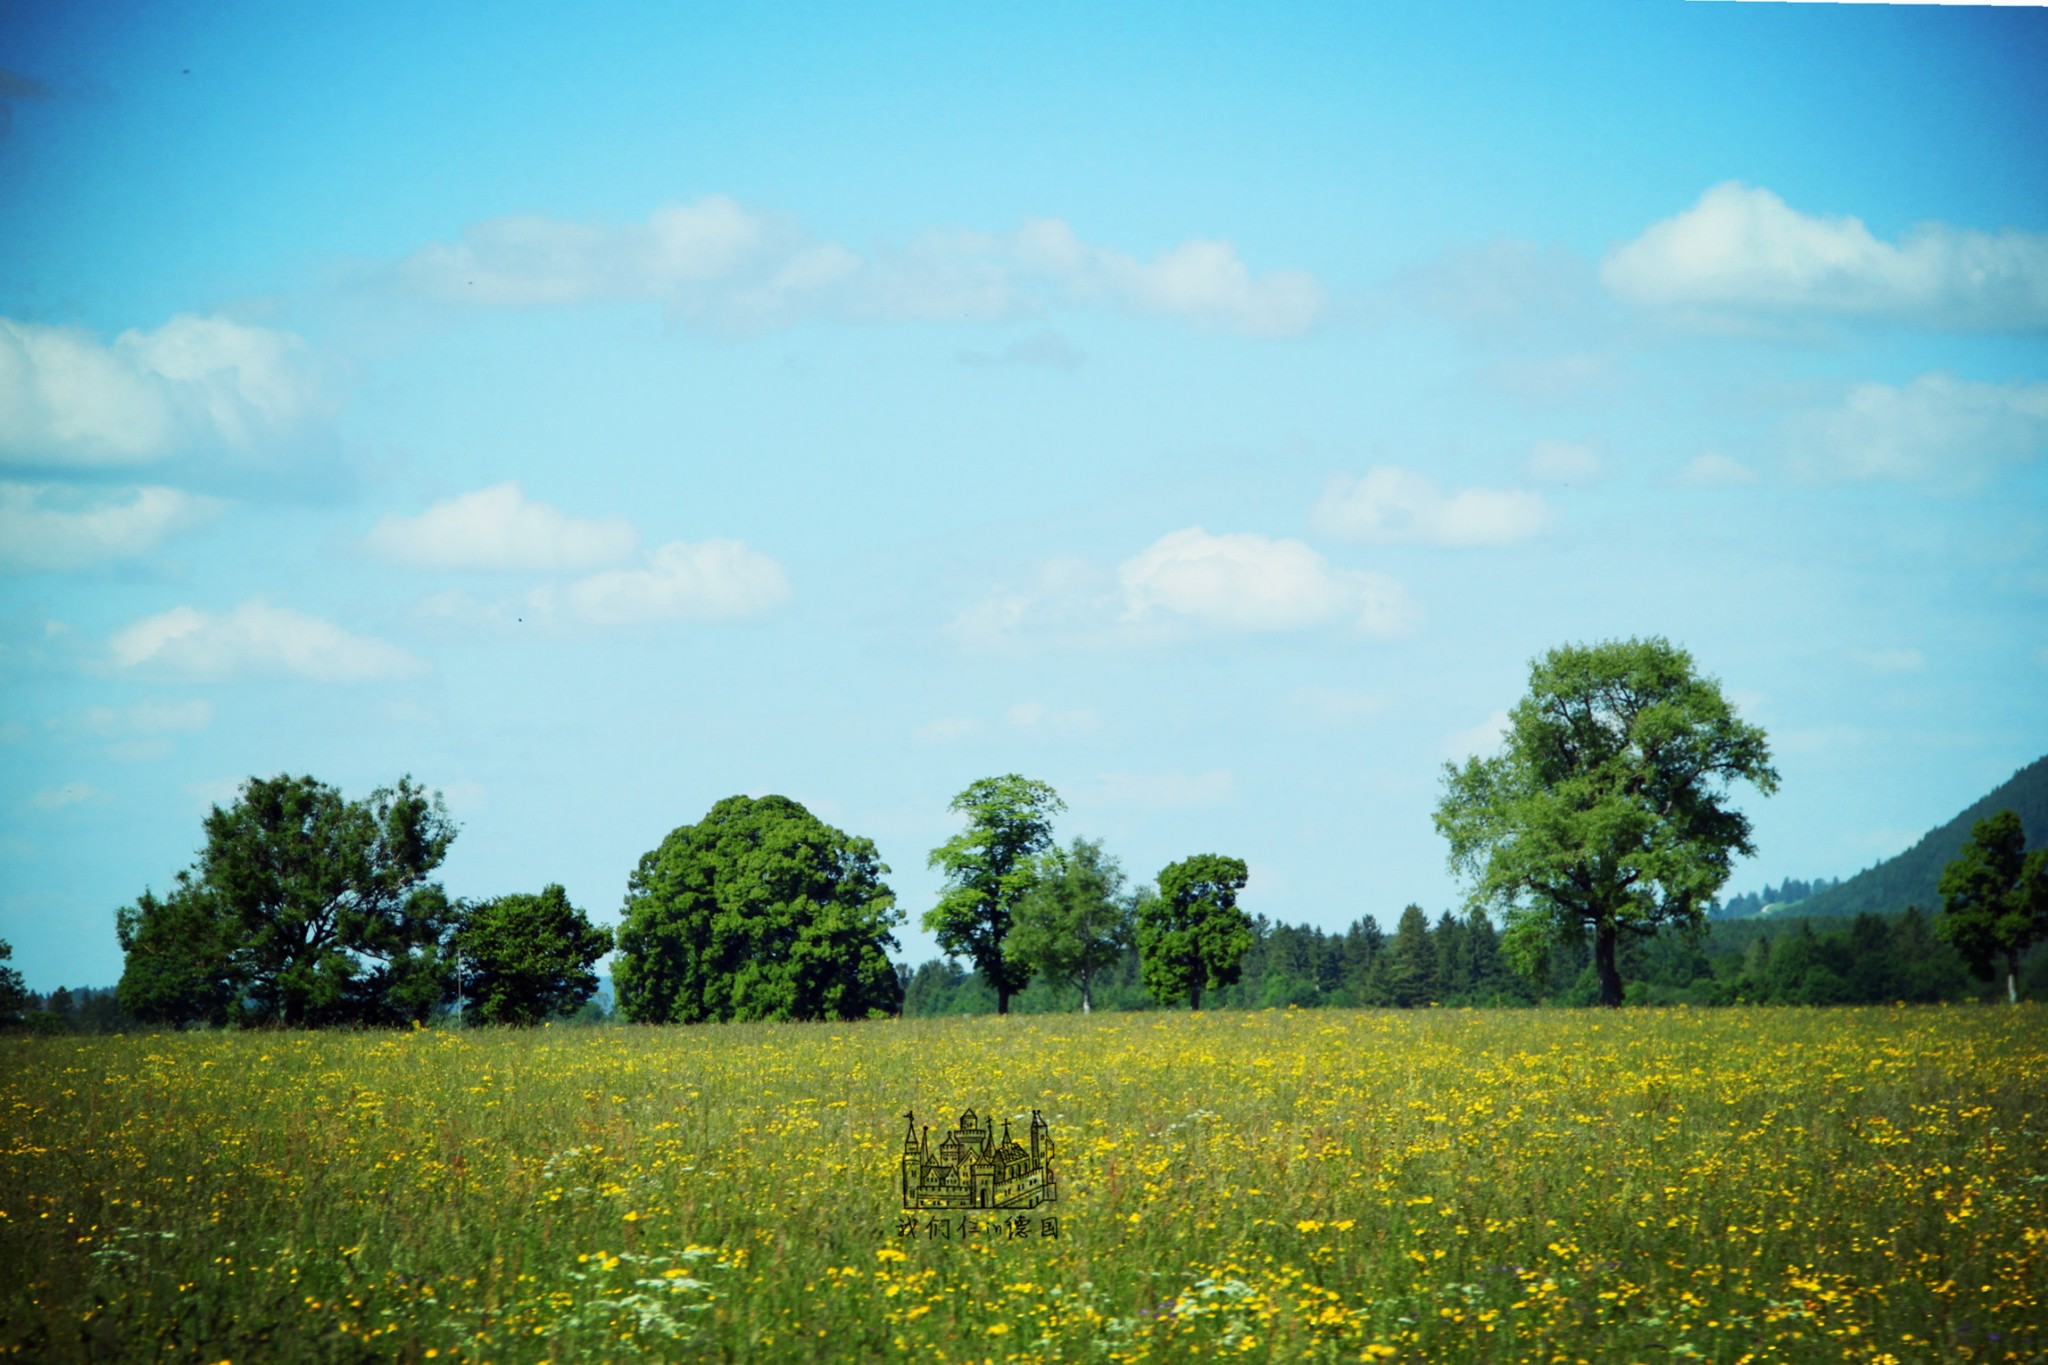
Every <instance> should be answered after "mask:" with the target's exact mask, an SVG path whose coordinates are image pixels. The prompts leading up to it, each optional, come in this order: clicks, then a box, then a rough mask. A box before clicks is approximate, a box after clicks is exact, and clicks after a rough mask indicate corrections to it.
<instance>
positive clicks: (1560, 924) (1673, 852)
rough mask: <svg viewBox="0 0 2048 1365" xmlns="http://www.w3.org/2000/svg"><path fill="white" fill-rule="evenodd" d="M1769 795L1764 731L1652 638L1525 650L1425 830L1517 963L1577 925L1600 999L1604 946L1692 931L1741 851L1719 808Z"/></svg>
mask: <svg viewBox="0 0 2048 1365" xmlns="http://www.w3.org/2000/svg"><path fill="white" fill-rule="evenodd" d="M1738 780H1744V781H1748V782H1750V783H1753V784H1754V785H1755V786H1756V787H1757V788H1758V789H1759V790H1760V791H1762V792H1764V793H1765V794H1766V795H1768V794H1770V793H1771V792H1773V791H1775V790H1777V785H1778V775H1777V772H1776V771H1775V770H1774V769H1773V768H1772V767H1771V765H1770V750H1769V747H1768V745H1767V744H1766V742H1765V738H1764V732H1763V731H1762V730H1761V729H1759V728H1758V727H1756V726H1754V725H1750V724H1747V723H1745V722H1744V721H1742V720H1741V719H1740V718H1739V717H1738V716H1737V715H1736V713H1735V708H1734V707H1733V706H1732V705H1730V704H1729V702H1728V700H1727V698H1725V697H1724V696H1723V695H1722V694H1721V688H1720V684H1719V683H1717V682H1716V681H1715V680H1713V679H1712V678H1707V677H1702V676H1700V675H1699V674H1698V673H1697V672H1696V671H1695V670H1694V667H1693V661H1692V656H1691V655H1689V654H1687V653H1686V652H1685V651H1684V650H1682V649H1679V648H1677V647H1675V646H1673V645H1672V644H1671V643H1670V642H1668V641H1666V640H1663V639H1648V640H1633V639H1632V640H1622V641H1612V642H1608V643H1604V644H1597V645H1590V646H1587V645H1566V646H1563V647H1561V648H1558V649H1554V650H1552V651H1550V653H1548V654H1547V655H1545V656H1544V657H1542V658H1540V659H1538V660H1536V661H1535V662H1534V663H1532V664H1531V665H1530V669H1529V692H1528V695H1527V696H1525V697H1523V699H1522V700H1521V701H1519V702H1518V703H1516V705H1515V708H1514V710H1513V711H1512V712H1510V713H1509V721H1508V732H1507V735H1506V737H1505V739H1504V741H1503V744H1502V748H1501V752H1500V753H1498V754H1497V755H1495V756H1493V757H1490V758H1479V757H1475V758H1472V759H1470V760H1468V761H1467V762H1466V763H1465V764H1464V765H1463V766H1462V767H1461V766H1459V765H1456V764H1445V765H1444V773H1443V782H1444V791H1443V798H1442V800H1441V802H1440V803H1439V805H1438V807H1437V810H1436V817H1435V819H1436V827H1437V830H1438V831H1439V832H1440V833H1441V834H1442V835H1443V836H1444V837H1445V839H1446V840H1448V841H1449V843H1450V864H1451V867H1452V870H1453V871H1454V872H1457V873H1460V874H1462V875H1463V876H1465V877H1466V878H1468V879H1469V881H1470V884H1471V891H1470V898H1469V899H1470V904H1471V905H1472V907H1473V908H1475V909H1481V908H1485V907H1487V906H1495V907H1498V908H1500V909H1501V910H1502V911H1503V912H1504V915H1505V919H1506V926H1507V927H1506V931H1505V933H1504V934H1503V939H1502V942H1503V948H1504V950H1505V951H1506V952H1507V953H1508V955H1509V956H1510V958H1511V959H1512V960H1514V961H1516V962H1517V963H1518V964H1519V965H1521V966H1523V967H1524V969H1527V968H1529V967H1531V966H1532V965H1534V964H1536V963H1538V962H1540V961H1541V960H1542V959H1543V958H1544V957H1546V956H1547V954H1548V952H1549V950H1550V948H1551V946H1552V945H1553V944H1554V943H1555V942H1556V941H1557V940H1558V939H1559V938H1560V937H1561V936H1564V935H1569V934H1573V933H1585V932H1588V931H1590V932H1591V934H1592V936H1593V942H1594V961H1595V964H1596V967H1597V969H1598V974H1599V982H1600V1002H1601V1003H1602V1004H1603V1005H1609V1006H1617V1005H1619V1004H1621V1001H1622V985H1621V976H1620V974H1619V972H1618V970H1617V968H1616V965H1615V952H1616V944H1617V942H1618V940H1619V938H1620V937H1621V936H1622V935H1624V934H1630V935H1641V934H1647V933H1653V932H1655V930H1656V928H1657V926H1659V925H1661V924H1666V923H1675V924H1680V925H1684V926H1687V927H1697V926H1698V925H1699V924H1701V923H1703V922H1704V917H1705V911H1706V908H1707V906H1708V905H1709V904H1710V903H1711V902H1712V900H1713V898H1714V896H1715V894H1716V893H1717V892H1718V891H1719V890H1720V889H1721V887H1722V885H1723V884H1724V883H1725V882H1726V881H1727V878H1728V871H1729V867H1730V865H1731V859H1732V857H1733V856H1734V855H1736V854H1745V855H1747V854H1750V853H1753V852H1754V851H1755V849H1754V847H1753V846H1752V844H1751V842H1750V825H1749V821H1748V819H1747V818H1746V817H1745V816H1744V815H1743V814H1742V813H1741V812H1740V811H1737V810H1735V809H1733V808H1731V807H1730V806H1729V804H1728V789H1729V787H1730V786H1731V785H1732V784H1733V783H1734V782H1736V781H1738Z"/></svg>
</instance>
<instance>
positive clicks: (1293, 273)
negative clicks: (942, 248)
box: [1015, 218, 1327, 336]
mask: <svg viewBox="0 0 2048 1365" xmlns="http://www.w3.org/2000/svg"><path fill="white" fill-rule="evenodd" d="M1015 258H1016V260H1017V262H1018V263H1019V265H1020V266H1021V267H1022V269H1023V270H1024V271H1026V272H1028V273H1030V274H1033V275H1036V276H1038V277H1040V278H1043V279H1047V280H1051V281H1054V282H1056V283H1058V284H1059V285H1061V286H1062V287H1063V288H1064V289H1065V290H1066V291H1067V292H1068V293H1069V294H1070V295H1071V296H1073V297H1075V298H1077V299H1079V300H1081V301H1084V302H1092V301H1095V300H1098V299H1099V300H1104V301H1107V302H1110V303H1112V304H1114V305H1116V306H1119V307H1122V308H1124V309H1126V310H1129V311H1134V312H1139V313H1151V314H1156V315H1159V316H1163V317H1173V318H1179V319H1182V320H1184V321H1187V322H1192V323H1195V324H1197V325H1200V326H1205V327H1217V328H1223V329H1227V330H1230V331H1238V332H1245V333H1248V334H1250V335H1253V336H1295V335H1298V334H1300V333H1302V332H1305V331H1307V330H1308V329H1309V328H1311V327H1313V326H1314V325H1315V324H1316V322H1317V321H1318V320H1319V319H1320V318H1321V317H1322V314H1323V311H1324V309H1325V307H1326V306H1327V301H1326V299H1325V298H1324V294H1323V287H1322V285H1321V284H1320V283H1319V282H1318V281H1317V280H1316V278H1315V276H1313V275H1310V274H1308V273H1306V272H1304V271H1299V270H1282V271H1275V272H1273V273H1271V274H1268V275H1264V276H1254V275H1253V274H1252V273H1251V270H1250V269H1249V268H1248V267H1247V266H1246V265H1245V263H1244V262H1243V261H1241V260H1239V259H1238V256H1237V252H1236V250H1235V249H1234V248H1232V246H1231V245H1230V243H1228V242H1221V241H1203V240H1198V241H1191V242H1183V243H1182V244H1181V245H1179V246H1177V247H1175V248H1173V249H1172V250H1171V251H1168V252H1167V253H1165V254H1164V255H1162V256H1160V257H1159V258H1158V259H1156V260H1154V261H1151V262H1143V261H1139V260H1137V259H1136V258H1134V257H1131V256H1127V255H1125V254H1124V253H1122V252H1120V251H1113V250H1111V249H1109V248H1107V247H1099V246H1090V245H1089V244H1087V243H1085V242H1083V241H1081V240H1080V239H1079V238H1078V237H1076V236H1075V235H1074V230H1073V229H1072V228H1070V227H1068V226H1067V225H1066V224H1065V223H1063V222H1060V221H1059V220H1058V219H1051V218H1041V219H1034V220H1031V221H1029V222H1027V223H1025V224H1024V226H1023V228H1022V229H1021V230H1020V231H1019V232H1018V233H1017V237H1016V240H1015Z"/></svg>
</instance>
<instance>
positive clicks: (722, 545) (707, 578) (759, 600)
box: [529, 540, 790, 626]
mask: <svg viewBox="0 0 2048 1365" xmlns="http://www.w3.org/2000/svg"><path fill="white" fill-rule="evenodd" d="M789 597H790V587H789V577H788V575H787V574H786V573H784V572H783V568H782V565H780V564H779V563H777V562H776V561H775V560H773V559H771V558H769V557H768V556H767V555H764V554H761V553H759V552H757V551H754V550H750V549H748V548H747V547H746V546H745V545H744V544H742V543H741V542H739V541H737V540H705V541H699V542H697V543H696V544H690V543H687V542H685V541H680V540H678V541H672V542H670V543H669V544H667V545H663V546H662V547H660V548H659V549H657V550H655V551H653V552H652V553H651V554H649V555H648V556H647V562H646V563H645V564H643V565H640V566H638V567H636V568H630V569H613V570H609V571H606V572H603V573H594V574H589V575H586V576H585V577H582V578H577V579H572V580H571V581H569V582H568V583H564V584H547V585H545V586H543V587H540V588H537V589H535V590H534V592H533V594H532V596H531V598H530V599H529V600H530V601H531V602H532V603H533V605H534V609H535V611H536V612H537V613H538V614H539V615H540V616H542V617H543V618H544V619H566V620H570V621H575V622H579V623H582V624H586V625H595V626H636V625H649V624H654V623H658V622H663V621H735V620H739V619H741V618H744V617H748V616H757V615H759V614H761V613H762V612H765V611H769V610H771V609H773V608H775V607H777V606H780V605H781V604H782V603H784V602H786V601H788V600H789Z"/></svg>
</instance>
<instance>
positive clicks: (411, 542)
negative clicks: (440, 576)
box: [367, 483, 639, 573]
mask: <svg viewBox="0 0 2048 1365" xmlns="http://www.w3.org/2000/svg"><path fill="white" fill-rule="evenodd" d="M367 543H368V545H369V548H370V551H371V553H373V554H375V555H376V556H378V557H379V558H380V559H385V560H388V561H390V562H392V563H394V564H403V565H405V566H407V567H408V568H415V569H443V570H459V569H479V570H487V571H496V572H508V571H519V570H525V571H530V572H540V573H558V572H576V571H580V570H585V569H600V568H608V567H610V566H612V565H615V564H620V563H623V562H625V561H626V560H628V559H631V558H632V557H633V552H634V550H635V549H637V548H638V546H639V540H638V538H637V537H636V536H635V535H634V534H633V527H632V525H631V523H629V522H627V521H626V520H625V519H624V518H623V517H607V518H605V519H603V520H601V521H598V520H587V519H584V518H581V517H572V516H569V515H568V514H566V513H564V512H562V511H561V510H560V509H558V508H555V507H552V506H550V505H549V504H547V503H544V502H533V501H530V500H528V499H527V497H526V496H525V494H523V493H522V492H521V491H520V489H519V485H518V484H517V483H501V484H495V485H493V486H491V487H489V488H480V489H478V490H476V491H475V492H473V493H464V494H462V495H460V496H459V497H454V498H450V499H449V500H448V501H446V502H442V503H436V504H435V505H434V506H432V507H429V508H428V509H427V510H426V511H424V512H422V513H420V514H419V515H418V516H416V517H400V516H387V517H385V518H384V519H383V520H381V521H379V522H378V523H377V524H376V526H374V527H372V528H371V530H370V534H369V536H368V538H367Z"/></svg>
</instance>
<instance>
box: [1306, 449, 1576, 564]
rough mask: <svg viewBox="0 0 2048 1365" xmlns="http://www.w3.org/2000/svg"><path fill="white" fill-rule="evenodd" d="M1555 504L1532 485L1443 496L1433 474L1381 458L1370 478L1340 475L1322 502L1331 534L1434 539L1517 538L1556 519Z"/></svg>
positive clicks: (1501, 541) (1319, 521)
mask: <svg viewBox="0 0 2048 1365" xmlns="http://www.w3.org/2000/svg"><path fill="white" fill-rule="evenodd" d="M1550 516H1551V512H1550V504H1549V503H1547V502H1545V501H1544V500H1543V495H1542V494H1541V493H1535V492H1531V491H1529V490H1527V489H1509V488H1467V489H1464V490H1462V491H1460V492H1457V493H1453V494H1451V495H1449V496H1445V495H1444V494H1443V493H1442V492H1440V491H1439V490H1438V489H1437V486H1436V483H1435V481H1434V480H1432V479H1431V478H1430V477H1429V476H1428V475H1427V474H1422V473H1419V472H1417V471H1416V470H1412V469H1402V468H1400V467H1399V466H1396V465H1378V466H1375V467H1374V468H1372V469H1369V470H1367V471H1366V473H1365V477H1363V478H1359V479H1354V478H1351V477H1350V476H1348V475H1344V474H1339V475H1338V476H1337V477H1335V478H1334V479H1332V480H1330V485H1329V487H1328V488H1327V489H1326V490H1324V493H1323V497H1322V500H1321V501H1320V502H1319V503H1317V504H1316V508H1315V512H1314V522H1315V525H1316V527H1317V529H1319V530H1321V531H1323V532H1324V533H1325V534H1327V535H1334V536H1342V537H1345V538H1347V539H1352V540H1377V541H1417V542H1421V543H1423V544H1429V545H1451V546H1477V545H1511V544H1513V543H1514V542H1516V541H1518V540H1527V539H1528V538H1529V537H1530V536H1533V535H1535V534H1537V533H1538V532H1540V531H1541V530H1543V528H1544V527H1545V526H1547V525H1549V524H1550Z"/></svg>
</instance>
